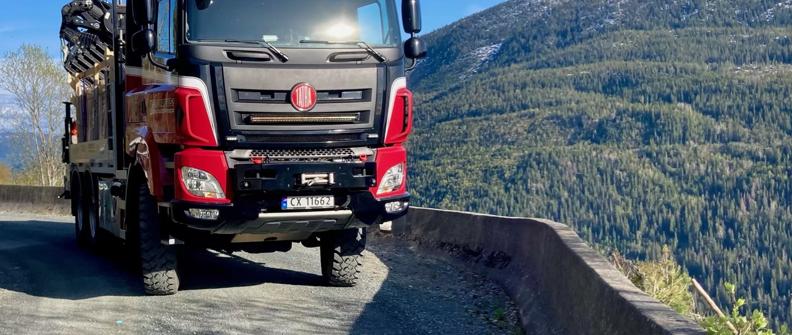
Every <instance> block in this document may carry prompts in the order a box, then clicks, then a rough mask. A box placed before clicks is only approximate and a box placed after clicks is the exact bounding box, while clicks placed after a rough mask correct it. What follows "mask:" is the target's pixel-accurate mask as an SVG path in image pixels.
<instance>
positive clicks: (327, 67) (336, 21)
mask: <svg viewBox="0 0 792 335" xmlns="http://www.w3.org/2000/svg"><path fill="white" fill-rule="evenodd" d="M62 14H63V24H62V26H61V38H62V40H63V46H64V48H63V51H64V67H65V69H66V70H67V71H68V72H69V74H70V79H71V85H72V87H73V89H74V97H73V99H72V100H71V101H70V102H68V103H66V116H65V126H66V132H65V134H64V137H63V146H64V153H63V160H64V162H65V163H67V164H68V165H69V169H68V175H67V176H66V181H65V188H66V190H65V193H64V194H65V195H66V196H67V197H69V198H70V199H71V203H72V212H73V214H74V216H75V232H76V235H77V240H78V242H79V244H81V245H83V246H88V247H91V246H96V245H98V244H101V243H103V240H105V239H113V237H115V238H117V239H121V240H123V241H124V244H125V245H127V246H128V247H129V249H130V250H133V251H135V255H137V258H138V259H139V261H140V268H141V269H142V279H143V284H144V288H145V292H146V293H147V294H154V295H164V294H174V293H176V292H177V291H178V288H179V277H178V274H177V271H176V263H177V257H176V253H175V250H174V248H176V247H177V246H178V245H180V244H188V245H193V246H197V247H202V248H212V249H216V250H223V251H228V252H233V251H246V252H253V253H260V252H276V251H288V250H290V248H291V247H292V245H293V243H297V242H299V243H302V244H303V245H305V246H306V247H318V248H320V250H321V251H320V257H321V268H322V269H321V271H322V275H323V277H324V278H325V280H326V282H327V284H328V285H333V286H353V285H355V284H356V282H357V280H358V274H359V271H360V267H361V266H362V264H361V260H362V258H361V257H360V256H361V253H362V252H363V250H364V248H365V244H366V233H365V231H366V228H367V227H369V226H371V225H375V224H379V223H382V222H386V221H390V220H393V219H395V218H398V217H400V216H402V215H404V214H405V213H406V211H407V209H408V206H409V197H410V196H409V193H408V191H407V153H406V151H405V148H404V146H403V145H404V143H405V142H406V141H407V139H408V136H409V134H410V131H411V128H412V116H413V115H412V113H413V97H412V93H411V92H410V90H409V89H408V88H407V80H406V78H405V74H406V72H407V71H409V70H410V69H411V68H412V67H414V66H415V64H416V61H417V60H418V59H420V58H422V57H424V56H425V55H426V48H425V46H424V44H423V42H422V40H421V39H420V38H418V37H416V34H417V33H418V32H420V30H421V18H420V6H419V3H418V0H405V1H403V3H402V21H403V25H404V30H405V32H407V33H408V34H410V35H411V37H410V38H409V39H408V40H407V41H406V42H404V43H402V33H401V30H400V27H399V22H398V18H397V16H398V12H397V8H396V4H395V2H394V0H335V1H327V0H290V1H274V0H263V1H255V2H253V1H244V0H219V1H218V0H129V1H123V0H113V1H112V2H106V1H97V0H93V1H92V0H74V1H72V2H70V3H68V4H67V5H66V6H65V7H64V8H63V11H62Z"/></svg>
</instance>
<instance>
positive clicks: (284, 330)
mask: <svg viewBox="0 0 792 335" xmlns="http://www.w3.org/2000/svg"><path fill="white" fill-rule="evenodd" d="M73 234H74V233H73V226H72V224H71V218H65V217H46V216H39V217H32V216H15V215H8V214H3V215H0V333H1V334H513V333H518V332H519V331H518V330H517V329H518V327H517V326H516V325H517V324H519V320H517V317H516V314H515V309H514V307H513V304H512V303H511V302H510V301H509V299H508V298H507V297H506V295H505V294H504V293H503V292H502V291H501V290H500V289H499V288H498V287H496V286H495V285H494V284H492V283H490V282H488V281H487V280H485V279H483V278H481V277H480V276H478V275H476V274H474V273H472V272H470V271H467V270H465V269H464V268H463V267H461V266H458V264H456V263H454V262H453V261H450V260H445V259H443V258H439V257H438V258H435V257H427V256H424V255H423V254H420V253H417V252H416V251H415V249H413V248H412V247H411V246H409V245H407V244H405V243H404V242H401V241H398V240H395V239H393V238H390V237H387V236H379V235H377V236H372V237H371V239H370V241H369V246H370V247H369V250H370V251H367V252H366V254H365V257H366V259H365V262H366V264H365V271H364V273H363V276H362V281H361V284H360V285H359V286H358V287H355V288H332V287H325V286H322V284H321V278H320V276H319V254H318V249H307V248H303V247H302V246H300V245H295V246H294V248H293V249H292V251H291V252H289V253H276V254H261V255H253V254H246V253H235V254H233V255H226V254H221V253H217V252H213V251H196V250H193V251H189V252H185V253H184V254H183V255H182V258H181V260H180V261H181V263H180V267H181V268H180V271H181V278H182V288H181V291H180V292H179V293H178V294H177V295H175V296H167V297H147V296H143V295H142V293H141V292H142V287H141V284H140V283H139V280H138V276H137V275H136V274H135V272H134V271H133V270H132V268H133V267H132V266H131V265H130V263H129V262H128V261H126V260H125V258H124V257H122V256H120V254H121V253H122V251H121V249H120V248H113V249H110V252H107V251H106V252H105V254H104V255H101V254H100V255H96V254H94V253H91V252H88V251H85V250H82V249H80V248H78V247H77V246H76V244H75V241H74V237H73Z"/></svg>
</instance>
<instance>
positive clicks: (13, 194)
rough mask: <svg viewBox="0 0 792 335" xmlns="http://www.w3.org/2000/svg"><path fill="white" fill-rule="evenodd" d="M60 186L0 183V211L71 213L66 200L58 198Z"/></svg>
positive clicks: (61, 191) (60, 191)
mask: <svg viewBox="0 0 792 335" xmlns="http://www.w3.org/2000/svg"><path fill="white" fill-rule="evenodd" d="M61 193H63V188H61V187H35V186H15V185H0V212H20V213H34V214H46V215H71V208H70V207H69V206H70V205H69V201H68V200H62V199H58V196H59V195H60V194H61Z"/></svg>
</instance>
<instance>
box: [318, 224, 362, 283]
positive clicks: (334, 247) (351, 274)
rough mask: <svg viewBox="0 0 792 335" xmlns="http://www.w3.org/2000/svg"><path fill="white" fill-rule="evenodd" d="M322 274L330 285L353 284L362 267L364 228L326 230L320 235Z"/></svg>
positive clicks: (356, 280)
mask: <svg viewBox="0 0 792 335" xmlns="http://www.w3.org/2000/svg"><path fill="white" fill-rule="evenodd" d="M319 239H320V250H321V251H320V254H321V258H322V276H323V277H324V280H325V282H326V283H327V284H328V285H330V286H347V287H348V286H355V285H357V282H358V277H359V276H360V271H361V270H362V268H363V250H365V249H366V229H365V228H359V229H348V230H339V231H331V232H326V233H324V234H322V235H321V236H320V238H319Z"/></svg>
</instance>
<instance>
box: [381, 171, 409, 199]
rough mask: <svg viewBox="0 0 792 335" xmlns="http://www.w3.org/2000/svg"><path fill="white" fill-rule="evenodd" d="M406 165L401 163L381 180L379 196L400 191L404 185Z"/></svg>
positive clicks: (387, 172)
mask: <svg viewBox="0 0 792 335" xmlns="http://www.w3.org/2000/svg"><path fill="white" fill-rule="evenodd" d="M404 170H405V169H404V163H400V164H398V165H395V166H393V167H391V168H390V169H388V171H386V172H385V175H383V176H382V180H380V184H379V188H378V189H377V194H384V193H390V192H393V191H396V190H398V189H399V188H401V187H402V185H404Z"/></svg>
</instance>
